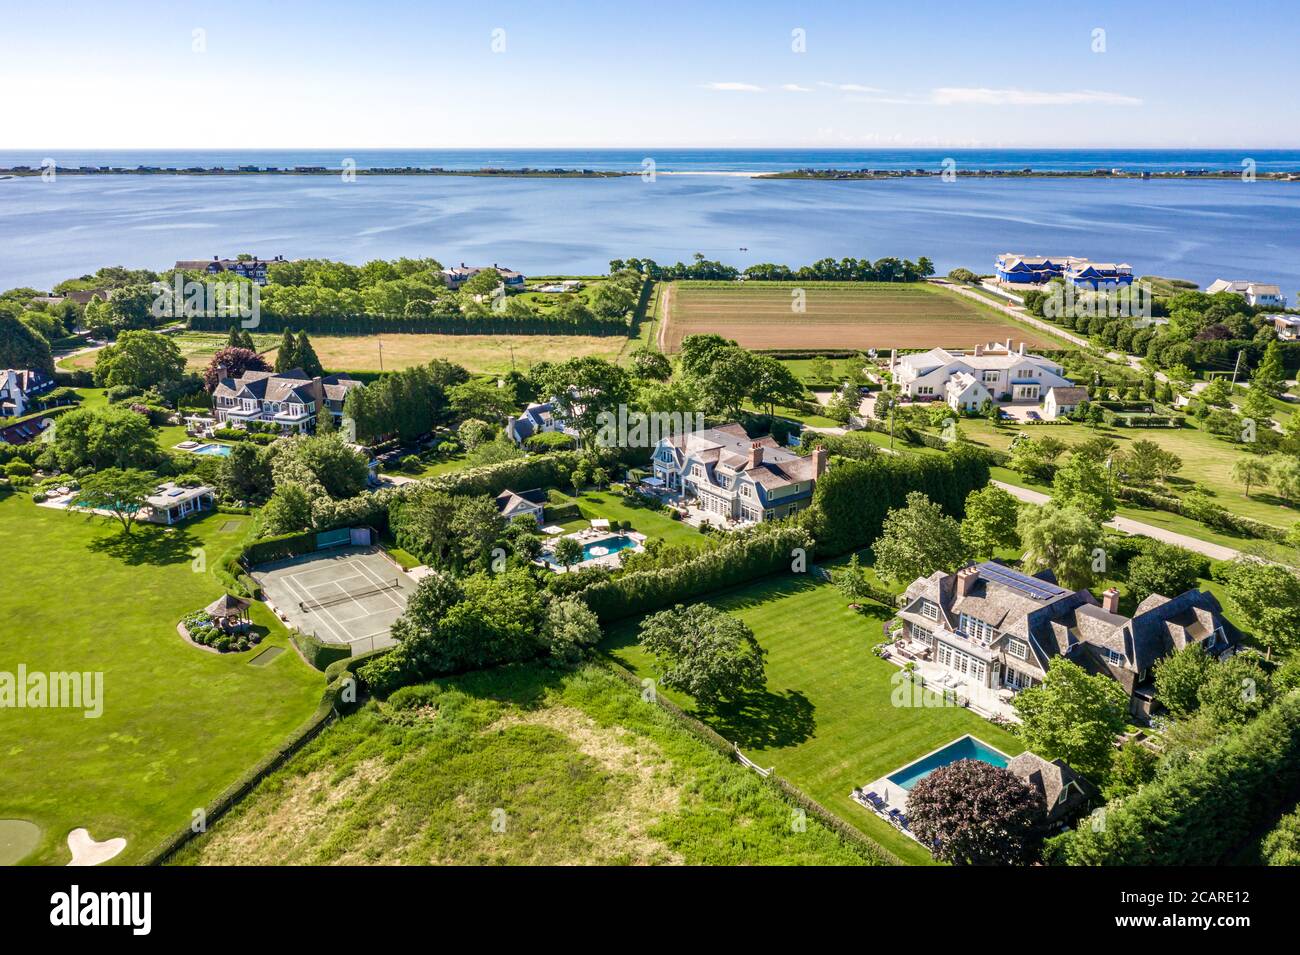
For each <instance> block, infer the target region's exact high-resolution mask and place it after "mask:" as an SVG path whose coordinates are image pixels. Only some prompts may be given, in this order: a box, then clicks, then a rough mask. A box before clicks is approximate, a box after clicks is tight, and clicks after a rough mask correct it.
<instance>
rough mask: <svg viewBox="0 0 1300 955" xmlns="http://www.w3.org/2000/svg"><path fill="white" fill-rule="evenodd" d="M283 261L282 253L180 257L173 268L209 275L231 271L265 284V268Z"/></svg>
mask: <svg viewBox="0 0 1300 955" xmlns="http://www.w3.org/2000/svg"><path fill="white" fill-rule="evenodd" d="M283 261H285V258H284V256H282V255H277V256H276V257H275V258H273V259H259V258H258V257H257V256H252V257H251V258H247V259H223V258H221V257H219V256H216V255H214V256H213V257H212V258H211V260H208V259H181V260H180V261H178V262H177V263H176V265H175V266H173V268H176V269H180V270H183V271H186V272H207V273H208V274H209V275H220V274H221V273H222V272H232V273H234V274H235V275H238V276H241V277H243V278H246V279H252V280H253V281H254V282H256V283H257V284H258V285H265V284H266V276H267V269H268V268H269V267H270V266H272V265H275V264H276V263H277V262H283Z"/></svg>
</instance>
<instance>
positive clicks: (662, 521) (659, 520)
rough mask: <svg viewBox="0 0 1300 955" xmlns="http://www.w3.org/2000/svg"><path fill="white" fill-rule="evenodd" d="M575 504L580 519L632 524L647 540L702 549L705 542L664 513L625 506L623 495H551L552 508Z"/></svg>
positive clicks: (696, 533) (554, 493)
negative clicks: (659, 540)
mask: <svg viewBox="0 0 1300 955" xmlns="http://www.w3.org/2000/svg"><path fill="white" fill-rule="evenodd" d="M574 501H576V502H577V504H578V510H579V511H580V512H581V513H582V516H583V517H584V518H585V519H586V520H588V521H590V520H591V519H592V518H596V517H604V518H608V519H609V520H612V521H631V522H632V530H634V531H638V532H640V533H642V534H645V535H646V536H647V537H658V538H661V539H662V540H663V541H664V542H665V543H668V544H693V545H697V546H700V547H702V546H704V545H705V544H706V543H707V542H708V539H707V538H706V537H705V536H704V535H703V534H701V533H700V532H699V531H698V530H696V529H695V528H694V527H692V526H691V525H690V524H684V523H682V522H681V521H675V520H673V519H672V518H671V517H669V516H668V515H667V514H665V513H664V512H663V511H656V510H654V509H653V508H650V507H639V506H636V505H633V504H628V503H627V502H625V501H624V500H623V495H622V494H616V493H615V492H613V491H595V490H586V491H583V492H582V494H581V495H580V496H579V497H577V498H575V497H573V495H571V494H566V493H564V492H563V491H556V490H553V491H551V503H552V504H569V503H572V502H574Z"/></svg>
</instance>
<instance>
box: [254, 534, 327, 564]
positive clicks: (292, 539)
mask: <svg viewBox="0 0 1300 955" xmlns="http://www.w3.org/2000/svg"><path fill="white" fill-rule="evenodd" d="M316 534H317V532H316V531H305V532H303V533H300V534H278V535H276V536H275V537H264V538H262V539H261V540H258V541H253V543H251V544H249V545H248V546H247V547H245V548H244V553H243V558H244V560H245V561H246V562H247V563H248V564H250V565H256V564H269V563H270V562H271V561H275V560H284V559H285V558H286V557H297V556H298V555H299V554H307V553H310V552H311V551H314V550H315V549H316Z"/></svg>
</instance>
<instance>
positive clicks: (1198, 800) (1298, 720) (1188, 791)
mask: <svg viewBox="0 0 1300 955" xmlns="http://www.w3.org/2000/svg"><path fill="white" fill-rule="evenodd" d="M1297 792H1300V692H1295V691H1293V692H1291V693H1289V694H1288V695H1287V696H1285V697H1283V698H1282V699H1281V700H1279V701H1278V702H1277V703H1275V704H1274V705H1273V706H1272V707H1270V708H1269V709H1268V710H1266V711H1265V712H1264V713H1263V714H1261V715H1260V716H1259V717H1258V718H1257V719H1256V720H1254V721H1253V722H1251V723H1248V724H1247V725H1246V726H1244V727H1242V728H1241V729H1240V730H1238V731H1237V732H1236V733H1234V734H1233V735H1231V736H1229V737H1228V738H1227V739H1226V740H1224V741H1223V742H1221V743H1218V744H1216V745H1215V746H1212V747H1211V748H1210V749H1208V750H1206V751H1205V752H1204V753H1203V754H1202V755H1201V756H1200V757H1199V758H1198V759H1195V760H1192V761H1189V762H1187V763H1186V764H1184V765H1182V766H1178V767H1175V768H1173V769H1170V770H1169V771H1168V772H1167V773H1165V774H1164V775H1163V776H1160V777H1158V778H1157V779H1156V780H1154V781H1153V782H1150V783H1147V785H1145V786H1143V787H1142V788H1141V789H1139V790H1138V791H1137V792H1136V793H1135V794H1134V795H1132V796H1130V797H1128V798H1127V799H1125V800H1124V801H1123V802H1121V803H1113V804H1111V805H1109V806H1107V807H1106V809H1105V810H1104V816H1103V817H1101V819H1102V821H1101V822H1100V823H1099V822H1098V820H1097V819H1085V820H1083V821H1082V822H1081V823H1080V824H1079V828H1078V829H1075V830H1073V831H1071V832H1066V833H1063V834H1062V835H1060V836H1057V837H1056V838H1054V839H1052V840H1051V841H1049V842H1048V844H1047V847H1046V849H1045V853H1044V857H1045V859H1047V860H1048V861H1050V862H1053V863H1055V864H1058V865H1060V864H1064V865H1142V866H1147V865H1169V866H1173V865H1216V864H1221V863H1222V861H1223V860H1224V859H1225V858H1226V857H1228V856H1229V855H1231V854H1232V853H1233V851H1234V850H1235V849H1236V848H1237V847H1238V846H1240V845H1241V844H1242V843H1243V842H1244V841H1245V840H1246V839H1247V838H1248V837H1249V836H1250V835H1251V833H1252V831H1254V830H1256V829H1257V828H1258V827H1260V826H1262V825H1265V824H1267V823H1269V822H1271V821H1272V820H1275V819H1276V818H1277V817H1278V815H1279V814H1280V813H1281V812H1282V811H1283V810H1284V809H1286V808H1287V807H1289V806H1291V805H1292V804H1294V802H1295V797H1296V793H1297Z"/></svg>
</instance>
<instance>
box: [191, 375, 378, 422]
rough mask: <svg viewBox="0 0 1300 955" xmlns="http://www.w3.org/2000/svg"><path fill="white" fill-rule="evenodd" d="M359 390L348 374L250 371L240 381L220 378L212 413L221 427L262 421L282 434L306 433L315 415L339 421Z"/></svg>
mask: <svg viewBox="0 0 1300 955" xmlns="http://www.w3.org/2000/svg"><path fill="white" fill-rule="evenodd" d="M362 387H364V385H362V383H361V382H360V381H358V380H357V379H355V378H351V377H349V376H347V375H326V376H324V377H321V376H319V375H317V376H316V377H314V378H309V377H308V376H307V373H306V372H304V371H303V370H302V369H301V368H295V369H293V370H292V371H286V372H283V373H275V372H269V371H249V372H245V373H244V374H243V375H242V376H240V377H239V378H228V377H225V376H224V375H223V376H222V377H221V379H220V381H219V382H218V383H217V387H216V389H215V390H214V391H213V392H212V411H213V415H214V416H215V417H216V420H217V424H218V425H219V426H221V427H227V428H231V427H233V428H243V427H246V426H247V425H248V423H249V422H250V421H262V422H269V423H271V424H276V425H279V427H280V431H281V433H283V434H292V433H298V434H305V433H307V432H311V431H315V430H316V416H317V415H318V414H321V413H323V412H324V413H329V414H331V415H333V416H334V419H335V423H338V422H341V421H342V419H343V402H344V400H345V399H346V398H347V394H348V392H349V391H351V390H352V389H353V388H362Z"/></svg>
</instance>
